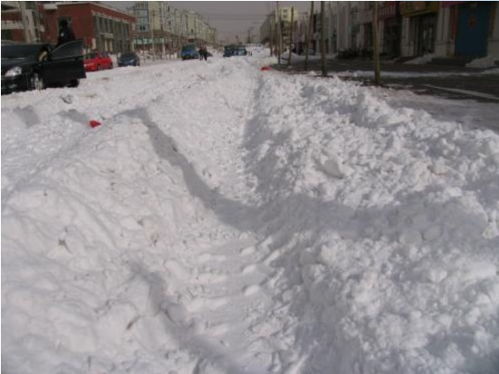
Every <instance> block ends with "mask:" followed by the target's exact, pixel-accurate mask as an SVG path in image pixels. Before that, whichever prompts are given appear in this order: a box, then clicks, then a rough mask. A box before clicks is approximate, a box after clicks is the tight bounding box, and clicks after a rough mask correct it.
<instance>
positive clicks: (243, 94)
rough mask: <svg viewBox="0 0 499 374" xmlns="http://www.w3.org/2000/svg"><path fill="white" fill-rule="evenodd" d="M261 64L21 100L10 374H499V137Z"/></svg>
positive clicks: (128, 78) (15, 137) (7, 313)
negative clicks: (93, 122)
mask: <svg viewBox="0 0 499 374" xmlns="http://www.w3.org/2000/svg"><path fill="white" fill-rule="evenodd" d="M264 60H265V59H264V58H258V57H257V56H253V57H248V58H241V59H225V60H224V59H219V60H217V59H214V60H210V61H209V63H201V62H199V61H191V62H185V63H178V62H169V63H166V64H163V65H155V66H149V67H143V68H140V69H134V68H124V69H119V70H113V71H109V72H99V73H96V74H95V75H91V76H90V77H89V79H88V80H87V81H86V82H84V83H83V84H82V86H81V87H80V88H78V89H57V90H56V89H54V90H47V91H45V92H42V93H24V94H17V95H11V96H8V97H5V98H3V100H2V130H3V131H2V221H3V222H2V223H3V226H2V249H3V251H2V252H3V253H2V272H3V277H2V312H3V319H2V328H3V336H2V338H3V346H2V355H3V363H2V366H3V367H2V370H3V372H5V373H14V372H15V373H32V372H38V373H84V372H85V373H87V372H90V373H102V372H117V373H124V372H132V373H165V372H171V373H174V372H178V373H190V372H193V373H219V372H226V373H237V372H251V373H263V372H269V373H270V372H273V373H284V372H289V373H324V372H328V373H329V372H334V373H340V374H341V373H345V374H347V373H380V372H383V373H469V372H476V373H495V372H497V371H498V370H499V362H498V361H497V357H499V326H498V323H499V321H498V311H499V310H498V307H499V277H498V266H499V253H498V251H497V249H498V248H499V228H498V211H499V187H498V186H499V136H498V134H497V133H496V132H494V131H492V130H487V129H482V128H480V129H472V128H471V126H470V125H473V123H470V121H471V120H469V119H468V120H467V124H466V125H462V124H460V123H458V122H460V120H461V119H457V118H456V120H450V119H442V118H438V117H436V116H434V115H431V114H429V113H428V112H426V111H424V110H418V109H410V108H404V107H400V106H397V105H394V104H393V103H392V102H391V101H390V103H389V102H388V101H387V100H385V99H384V98H383V95H385V94H386V92H385V91H376V90H371V89H367V88H364V87H360V86H359V85H356V84H355V83H351V82H342V81H340V80H338V79H325V80H324V79H319V78H315V77H305V76H287V75H283V74H281V73H276V72H260V71H259V70H258V66H259V64H261V63H263V62H264ZM390 99H391V100H393V98H390ZM442 103H445V101H442ZM468 105H470V106H473V107H474V108H475V109H476V112H480V110H481V109H482V108H487V110H489V111H490V110H492V109H490V108H492V107H491V106H489V105H486V104H468ZM470 110H471V108H470ZM493 110H495V111H497V112H499V110H497V109H493ZM498 114H499V113H498ZM89 119H97V120H99V121H102V122H103V125H102V126H101V127H98V128H95V129H91V128H89V127H88V125H87V122H88V120H89ZM471 122H473V121H471Z"/></svg>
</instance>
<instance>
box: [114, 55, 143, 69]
mask: <svg viewBox="0 0 499 374" xmlns="http://www.w3.org/2000/svg"><path fill="white" fill-rule="evenodd" d="M118 66H140V58H139V56H137V54H136V53H135V52H127V53H123V54H122V55H121V56H120V57H118Z"/></svg>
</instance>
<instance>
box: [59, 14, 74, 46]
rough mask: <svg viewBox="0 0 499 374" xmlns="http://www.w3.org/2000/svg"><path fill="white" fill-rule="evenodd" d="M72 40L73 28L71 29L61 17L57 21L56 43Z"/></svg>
mask: <svg viewBox="0 0 499 374" xmlns="http://www.w3.org/2000/svg"><path fill="white" fill-rule="evenodd" d="M72 40H75V34H74V33H73V30H71V27H70V26H69V24H68V21H67V20H65V19H62V20H61V21H60V22H59V36H58V38H57V45H61V44H64V43H67V42H70V41H72Z"/></svg>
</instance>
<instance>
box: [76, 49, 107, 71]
mask: <svg viewBox="0 0 499 374" xmlns="http://www.w3.org/2000/svg"><path fill="white" fill-rule="evenodd" d="M83 63H84V65H85V71H97V70H102V69H112V68H113V61H112V60H111V58H110V57H109V56H108V55H107V54H105V53H99V52H92V53H89V54H87V55H85V60H84V61H83Z"/></svg>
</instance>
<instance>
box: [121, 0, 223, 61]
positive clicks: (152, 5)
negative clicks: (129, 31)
mask: <svg viewBox="0 0 499 374" xmlns="http://www.w3.org/2000/svg"><path fill="white" fill-rule="evenodd" d="M129 12H130V13H131V14H133V15H134V16H135V17H136V19H137V25H136V29H135V32H134V35H133V44H134V45H135V47H136V49H138V50H142V51H149V52H152V53H154V54H155V55H157V54H165V53H171V52H172V51H176V50H178V49H179V48H180V47H181V45H182V44H184V43H187V42H195V43H198V44H215V43H216V30H215V29H214V28H213V27H211V26H210V25H209V24H208V22H207V21H206V20H205V19H204V18H203V17H201V16H200V15H199V14H197V13H195V12H192V11H185V10H179V9H176V8H175V7H173V6H171V4H170V3H169V2H164V1H150V2H149V1H141V2H136V3H135V4H134V5H133V6H132V7H131V8H129Z"/></svg>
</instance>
